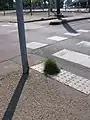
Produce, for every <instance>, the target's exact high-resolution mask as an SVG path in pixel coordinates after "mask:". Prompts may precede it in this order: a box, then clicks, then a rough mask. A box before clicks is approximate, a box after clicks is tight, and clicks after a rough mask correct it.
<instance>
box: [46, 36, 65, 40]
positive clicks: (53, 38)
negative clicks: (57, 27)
mask: <svg viewBox="0 0 90 120" xmlns="http://www.w3.org/2000/svg"><path fill="white" fill-rule="evenodd" d="M48 39H50V40H55V41H63V40H66V39H67V38H66V37H60V36H53V37H49V38H48Z"/></svg>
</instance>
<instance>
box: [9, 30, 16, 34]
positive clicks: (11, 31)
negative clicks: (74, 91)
mask: <svg viewBox="0 0 90 120" xmlns="http://www.w3.org/2000/svg"><path fill="white" fill-rule="evenodd" d="M13 32H17V30H10V31H8V34H10V33H13Z"/></svg>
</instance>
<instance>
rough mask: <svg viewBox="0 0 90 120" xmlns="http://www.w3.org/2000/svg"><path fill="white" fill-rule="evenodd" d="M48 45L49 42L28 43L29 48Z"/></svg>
mask: <svg viewBox="0 0 90 120" xmlns="http://www.w3.org/2000/svg"><path fill="white" fill-rule="evenodd" d="M47 45H48V44H44V43H39V42H30V43H27V44H26V46H27V48H30V49H37V48H41V47H45V46H47Z"/></svg>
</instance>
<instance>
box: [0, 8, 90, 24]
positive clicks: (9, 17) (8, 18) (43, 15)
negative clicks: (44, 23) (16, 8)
mask: <svg viewBox="0 0 90 120" xmlns="http://www.w3.org/2000/svg"><path fill="white" fill-rule="evenodd" d="M68 10H71V9H68ZM68 10H67V11H68ZM70 12H72V13H68V12H65V11H64V10H63V14H64V15H65V17H66V19H69V21H70V20H71V21H74V20H76V19H77V20H80V18H82V19H85V18H89V17H90V13H79V12H77V13H75V11H74V10H73V11H70ZM54 18H56V17H55V16H54V14H53V13H50V16H49V17H48V12H34V13H33V15H32V16H31V13H25V14H24V21H25V22H32V21H38V20H44V19H45V20H50V19H54ZM0 22H17V17H16V13H15V12H14V13H13V14H12V13H10V14H8V12H7V14H6V15H5V16H4V15H3V13H2V12H1V13H0Z"/></svg>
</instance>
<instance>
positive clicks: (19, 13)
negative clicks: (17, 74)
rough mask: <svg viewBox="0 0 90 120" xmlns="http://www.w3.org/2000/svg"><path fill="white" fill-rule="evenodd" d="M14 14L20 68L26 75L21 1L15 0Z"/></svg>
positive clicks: (26, 60)
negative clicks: (15, 16)
mask: <svg viewBox="0 0 90 120" xmlns="http://www.w3.org/2000/svg"><path fill="white" fill-rule="evenodd" d="M16 14H17V22H18V33H19V42H20V51H21V60H22V68H23V73H24V74H26V73H28V72H29V65H28V58H27V49H26V40H25V29H24V17H23V4H22V0H16Z"/></svg>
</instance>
